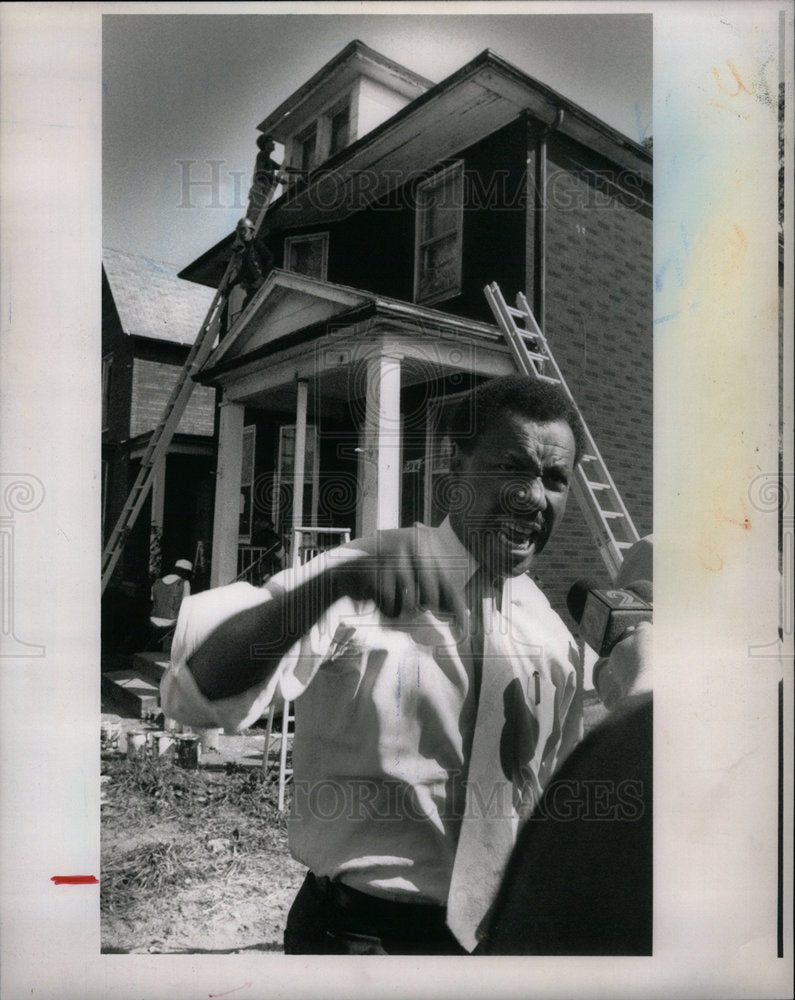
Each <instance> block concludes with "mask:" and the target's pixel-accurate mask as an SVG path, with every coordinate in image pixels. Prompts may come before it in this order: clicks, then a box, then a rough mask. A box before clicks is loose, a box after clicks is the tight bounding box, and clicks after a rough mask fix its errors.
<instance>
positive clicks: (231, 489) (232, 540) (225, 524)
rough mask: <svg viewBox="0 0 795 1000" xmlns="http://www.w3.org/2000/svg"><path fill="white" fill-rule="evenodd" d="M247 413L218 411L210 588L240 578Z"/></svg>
mask: <svg viewBox="0 0 795 1000" xmlns="http://www.w3.org/2000/svg"><path fill="white" fill-rule="evenodd" d="M244 413H245V407H244V406H243V405H242V404H241V403H228V402H224V403H222V404H221V406H220V408H219V424H218V463H217V467H216V470H215V514H214V518H213V555H212V569H211V571H210V586H211V587H219V586H221V585H223V584H225V583H231V581H232V580H234V578H235V577H236V576H237V538H238V534H239V531H240V466H241V463H242V461H243V417H244Z"/></svg>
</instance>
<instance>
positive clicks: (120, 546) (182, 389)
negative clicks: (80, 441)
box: [102, 174, 283, 594]
mask: <svg viewBox="0 0 795 1000" xmlns="http://www.w3.org/2000/svg"><path fill="white" fill-rule="evenodd" d="M282 179H283V178H282V176H281V174H278V175H277V176H275V177H274V179H273V183H272V184H271V185H270V189H269V190H268V191H267V193H266V194H265V195H264V196H263V198H262V204H261V207H260V208H259V213H258V215H257V220H256V222H255V223H254V228H253V234H252V240H253V239H255V238H256V236H257V234H258V232H259V229H260V226H261V225H262V222H263V219H264V218H265V213H266V212H267V210H268V206H269V204H270V202H271V199H272V198H273V193H274V191H275V190H276V186H277V184H278V183H279V182H280V181H281V180H282ZM237 264H238V261H237V257H236V255H235V254H234V253H233V254H232V257H231V258H230V260H229V263H228V264H227V266H226V270H225V271H224V276H223V278H222V279H221V283H220V284H219V285H218V290H217V291H216V293H215V295H214V297H213V300H212V302H211V303H210V308H209V309H208V311H207V315H206V316H205V318H204V322H203V323H202V325H201V327H200V328H199V332H198V334H197V336H196V340H195V342H194V344H193V347H192V348H191V350H190V353H189V354H188V357H187V358H186V360H185V364H184V366H183V368H182V371H181V372H180V374H179V378H178V379H177V382H176V385H175V386H174V388H173V390H172V392H171V396H170V397H169V400H168V402H167V403H166V405H165V409H164V410H163V414H162V416H161V417H160V422H159V423H158V425H157V427H156V428H155V429H154V431H153V432H152V436H151V438H150V439H149V444H148V445H147V446H146V450H145V452H144V455H143V458H142V459H141V468H140V469H139V471H138V476H137V477H136V480H135V482H134V484H133V487H132V489H131V490H130V494H129V496H128V497H127V500H126V502H125V504H124V507H123V508H122V511H121V514H120V515H119V518H118V520H117V522H116V524H115V526H114V528H113V531H112V532H111V533H110V536H109V538H108V542H107V544H106V546H105V548H104V550H103V552H102V593H103V594H104V592H105V588H106V587H107V585H108V583H109V582H110V579H111V577H112V576H113V571H114V569H115V568H116V564H117V562H118V561H119V557H120V556H121V554H122V552H123V551H124V546H125V544H126V543H127V538H128V536H129V533H130V531H131V530H132V527H133V525H134V524H135V521H136V519H137V517H138V515H139V514H140V512H141V508H142V507H143V505H144V503H145V502H146V498H147V496H148V495H149V490H150V489H151V488H152V483H153V482H154V479H155V476H156V474H157V469H158V465H159V464H160V462H162V461H164V460H165V456H166V452H167V451H168V448H169V445H170V444H171V440H172V438H173V437H174V434H175V433H176V430H177V427H178V426H179V422H180V420H181V419H182V416H183V414H184V413H185V408H186V406H187V405H188V401H189V400H190V397H191V394H192V392H193V387H194V385H195V384H196V383H195V382H194V381H193V376H194V375H195V374H196V373H197V372H198V371H199V370H200V369H201V367H202V366H203V365H204V363H205V361H206V360H207V358H208V357H209V356H210V353H211V351H212V349H213V345H214V344H215V339H216V336H217V334H218V328H219V325H220V319H221V313H222V311H223V307H224V305H225V303H226V300H227V297H228V295H229V288H230V286H231V284H232V281H233V278H234V277H235V276H236V272H237Z"/></svg>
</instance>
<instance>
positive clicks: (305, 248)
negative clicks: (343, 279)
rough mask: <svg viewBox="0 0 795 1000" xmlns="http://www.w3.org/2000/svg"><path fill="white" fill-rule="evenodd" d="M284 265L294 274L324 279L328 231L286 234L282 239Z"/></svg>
mask: <svg viewBox="0 0 795 1000" xmlns="http://www.w3.org/2000/svg"><path fill="white" fill-rule="evenodd" d="M284 266H285V268H286V270H288V271H295V272H296V274H305V275H306V276H307V277H308V278H319V279H320V280H321V281H325V280H326V275H327V273H328V233H312V234H311V235H310V236H288V237H287V239H286V240H285V241H284Z"/></svg>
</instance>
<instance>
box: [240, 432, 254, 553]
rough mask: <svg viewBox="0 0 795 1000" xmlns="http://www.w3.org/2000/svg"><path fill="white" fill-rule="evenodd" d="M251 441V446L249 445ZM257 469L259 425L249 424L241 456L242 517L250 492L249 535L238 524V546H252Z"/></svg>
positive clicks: (244, 436)
mask: <svg viewBox="0 0 795 1000" xmlns="http://www.w3.org/2000/svg"><path fill="white" fill-rule="evenodd" d="M247 441H250V442H251V443H250V444H247ZM249 449H250V452H251V461H250V463H248V465H249V467H248V468H246V464H247V463H246V452H247V451H248V450H249ZM256 468H257V425H256V424H247V425H246V426H245V427H244V428H243V447H242V450H241V455H240V503H241V510H240V516H241V517H242V515H243V510H242V507H243V502H244V501H243V494H244V492H245V491H246V490H247V491H248V533H244V532H241V531H240V524H239V522H238V535H237V540H238V544H243V545H250V544H251V534H252V527H253V524H254V481H255V479H256V475H255V473H256Z"/></svg>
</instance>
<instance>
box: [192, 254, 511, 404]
mask: <svg viewBox="0 0 795 1000" xmlns="http://www.w3.org/2000/svg"><path fill="white" fill-rule="evenodd" d="M376 317H378V318H380V319H383V320H389V321H390V322H391V325H392V327H393V329H395V330H396V331H399V330H405V331H406V332H407V333H412V332H413V333H415V334H416V333H423V332H428V331H430V332H432V333H433V334H435V335H437V336H438V335H440V334H441V335H445V334H446V335H448V336H450V335H452V336H455V335H461V334H466V335H469V336H474V337H476V338H478V339H479V340H481V341H484V342H486V343H495V342H498V341H501V334H500V332H499V330H498V328H497V327H496V326H494V325H492V324H490V323H482V322H480V321H478V320H472V319H466V318H464V317H462V316H453V315H451V314H450V313H445V312H440V311H439V310H437V309H430V308H427V307H426V306H418V305H414V304H413V303H410V302H404V301H402V300H401V299H392V298H388V297H386V296H383V295H377V294H376V293H374V292H368V291H364V290H362V289H358V288H351V287H349V286H347V285H336V284H332V283H331V282H329V281H320V280H319V279H317V278H308V277H306V276H305V275H302V274H295V273H293V272H291V271H282V270H280V269H278V268H274V269H273V270H272V271H271V272H270V273H269V275H268V277H267V279H266V281H265V283H264V284H263V286H262V287H261V288H260V289H259V291H258V292H257V294H256V295H255V296H254V298H253V299H252V300H251V302H250V303H249V304H248V306H247V307H246V309H245V311H244V312H243V314H242V315H241V316H240V318H239V319H238V320H237V322H236V323H235V324H234V326H233V327H232V329H231V330H230V331H229V333H228V334H227V335H226V336H225V337H224V339H223V340H222V341H221V343H220V344H219V345H218V347H217V348H216V349H215V351H214V352H213V353H212V354H211V355H210V357H209V358H208V360H207V363H206V364H205V366H204V367H203V368H202V370H201V372H200V373H199V375H198V377H197V379H198V381H200V382H202V383H204V384H209V385H213V384H217V381H218V379H219V378H221V377H222V376H225V375H228V374H229V373H230V372H232V371H234V370H235V369H238V368H243V367H248V366H249V365H250V364H251V363H252V362H256V361H259V360H261V359H263V358H267V357H269V356H272V355H275V354H277V353H279V352H280V351H284V350H287V349H289V348H294V347H296V346H298V345H301V344H309V343H311V342H312V341H315V340H318V339H319V338H321V337H322V336H324V334H327V333H329V332H330V330H331V329H332V328H333V329H334V330H337V331H342V330H343V329H344V328H346V327H347V328H352V327H354V326H357V325H358V324H361V323H366V322H367V321H368V320H370V319H374V318H376Z"/></svg>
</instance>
